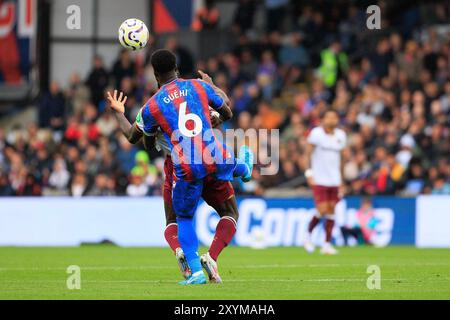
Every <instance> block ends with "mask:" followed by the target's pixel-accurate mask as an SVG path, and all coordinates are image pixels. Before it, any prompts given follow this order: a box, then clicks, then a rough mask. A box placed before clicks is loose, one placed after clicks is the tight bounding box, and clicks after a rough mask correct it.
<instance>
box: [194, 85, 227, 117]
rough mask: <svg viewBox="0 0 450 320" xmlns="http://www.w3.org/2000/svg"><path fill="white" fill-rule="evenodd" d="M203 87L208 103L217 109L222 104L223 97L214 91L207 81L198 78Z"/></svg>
mask: <svg viewBox="0 0 450 320" xmlns="http://www.w3.org/2000/svg"><path fill="white" fill-rule="evenodd" d="M199 81H200V83H201V85H202V87H203V89H205V92H206V96H207V97H208V104H209V106H210V107H211V108H213V109H214V110H218V109H220V108H222V106H223V103H224V101H223V98H222V97H221V96H220V95H218V94H217V93H216V91H215V90H214V88H213V87H212V86H211V85H210V84H209V83H207V82H205V81H203V80H199Z"/></svg>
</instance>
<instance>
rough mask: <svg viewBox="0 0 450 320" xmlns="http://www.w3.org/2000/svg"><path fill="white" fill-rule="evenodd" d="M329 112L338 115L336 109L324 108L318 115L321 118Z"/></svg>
mask: <svg viewBox="0 0 450 320" xmlns="http://www.w3.org/2000/svg"><path fill="white" fill-rule="evenodd" d="M329 112H331V113H334V114H335V115H337V116H338V117H339V112H338V111H337V110H336V109H326V110H325V111H324V112H322V114H321V115H320V117H321V118H322V119H323V118H324V117H325V116H326V115H327V113H329Z"/></svg>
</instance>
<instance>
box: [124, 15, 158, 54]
mask: <svg viewBox="0 0 450 320" xmlns="http://www.w3.org/2000/svg"><path fill="white" fill-rule="evenodd" d="M149 36H150V35H149V33H148V29H147V26H146V25H145V23H144V22H142V21H141V20H139V19H135V18H132V19H127V20H125V21H124V22H123V23H122V24H121V25H120V27H119V41H120V44H121V45H122V47H124V48H127V49H131V50H140V49H142V48H143V47H145V45H146V44H147V41H148V38H149Z"/></svg>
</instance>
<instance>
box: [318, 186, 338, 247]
mask: <svg viewBox="0 0 450 320" xmlns="http://www.w3.org/2000/svg"><path fill="white" fill-rule="evenodd" d="M338 192H339V190H338V188H334V187H329V188H327V200H328V201H327V213H326V214H325V215H324V218H325V243H324V244H323V246H322V249H321V250H320V252H321V253H323V254H337V253H338V251H337V250H336V249H335V248H334V247H333V245H332V244H331V239H332V234H333V227H334V210H335V208H336V204H337V203H338V201H339V196H338Z"/></svg>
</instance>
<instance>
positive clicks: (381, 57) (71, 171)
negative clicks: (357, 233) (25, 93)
mask: <svg viewBox="0 0 450 320" xmlns="http://www.w3.org/2000/svg"><path fill="white" fill-rule="evenodd" d="M262 3H265V4H267V5H268V6H267V7H266V9H267V12H266V13H267V14H268V15H269V14H270V15H271V16H272V17H278V18H275V19H271V20H269V21H265V22H266V23H267V25H266V26H267V27H268V30H272V31H270V32H266V31H264V30H262V29H264V28H261V26H263V25H262V24H261V23H260V21H257V19H256V12H255V10H256V9H257V6H259V4H260V2H257V1H253V0H242V1H240V2H239V4H238V5H237V8H238V9H237V11H236V14H235V17H234V20H233V21H232V22H231V23H232V26H230V28H229V29H226V30H225V31H226V33H227V35H225V36H224V35H223V34H220V35H221V37H222V36H223V37H224V40H225V41H224V42H223V43H221V49H222V47H224V48H225V49H224V50H221V52H220V53H218V54H214V55H209V54H208V53H207V51H208V50H205V52H203V51H202V52H201V53H202V54H201V55H200V56H202V57H205V60H199V61H195V59H194V55H193V54H192V52H190V51H189V50H187V49H186V48H183V47H182V46H181V45H180V44H179V42H178V41H177V40H176V38H169V39H168V40H167V42H166V43H165V46H166V47H167V48H170V49H171V50H173V51H175V53H176V54H177V60H178V66H179V69H180V72H181V73H182V75H183V76H184V77H192V76H194V73H195V68H196V67H198V68H199V69H202V70H206V71H207V72H208V73H209V74H210V75H211V76H212V77H213V79H214V82H215V83H216V84H217V85H218V86H219V87H220V88H222V89H223V90H224V91H225V92H227V93H228V94H229V96H230V97H231V100H232V106H233V108H234V110H233V111H234V114H235V117H234V119H233V121H229V122H226V123H224V124H223V129H233V128H236V127H238V128H242V129H244V130H246V129H273V128H276V129H279V130H280V132H279V133H280V143H279V144H278V143H276V144H275V145H274V147H275V148H276V149H278V150H279V157H280V166H279V170H278V171H277V170H275V169H276V166H267V168H266V169H268V170H269V171H271V173H272V175H261V174H260V172H259V170H255V172H254V175H253V180H252V181H251V183H247V184H241V183H239V182H238V181H235V182H234V184H235V187H236V191H237V193H241V194H252V195H263V194H273V193H274V192H275V193H277V194H280V195H285V194H295V195H298V194H308V193H309V192H310V190H309V188H308V187H307V185H306V182H305V179H304V170H305V169H306V167H305V166H306V164H305V155H304V149H305V143H306V137H307V135H308V133H309V131H310V129H311V128H312V127H313V126H316V125H318V124H319V123H320V114H321V113H322V112H323V111H324V110H327V109H328V108H334V109H336V110H337V111H338V113H339V115H340V120H341V123H340V125H341V127H342V128H343V129H344V130H345V131H346V132H347V134H348V148H347V149H346V150H345V153H346V157H345V158H346V161H345V163H344V180H345V188H346V192H347V193H348V194H354V195H375V194H414V195H415V194H418V193H434V194H448V193H449V188H450V187H449V186H450V164H449V163H448V159H449V158H450V130H449V123H450V122H449V121H450V69H449V64H450V62H449V59H448V57H449V56H450V37H449V30H450V29H449V25H448V23H447V22H448V21H449V19H448V14H449V10H448V9H449V7H448V5H443V3H441V4H438V3H436V4H431V3H430V4H427V6H425V7H426V8H424V7H423V6H421V5H418V7H419V8H420V9H421V10H415V11H414V10H413V11H414V12H413V13H414V16H415V17H409V16H408V17H407V18H405V17H404V16H403V15H401V16H399V18H396V17H395V15H386V16H385V17H384V19H385V21H383V25H386V28H387V26H389V29H383V30H384V31H383V30H381V31H380V33H377V32H372V31H371V32H369V33H367V32H362V30H365V29H363V28H365V18H366V15H365V6H364V5H362V4H360V3H358V2H351V1H348V0H343V1H338V2H335V1H334V2H333V1H315V2H310V3H311V4H305V3H303V2H299V1H290V2H289V1H285V0H274V1H272V0H266V1H265V2H262ZM412 3H413V2H412ZM393 5H394V6H395V4H393ZM288 6H289V10H287V8H288ZM422 9H423V10H422ZM218 10H219V8H218V7H216V6H215V4H214V2H213V1H211V2H207V4H206V7H204V8H202V10H201V11H203V13H204V15H201V16H202V19H197V20H196V22H198V23H199V28H200V29H211V28H212V29H215V28H217V23H218V18H219V12H218ZM430 12H431V13H432V14H430ZM437 12H438V13H437ZM247 17H248V19H247ZM258 17H259V16H258ZM283 17H284V18H283ZM325 17H326V18H325ZM419 17H420V19H419ZM253 18H254V21H253ZM407 19H410V20H408V21H406V20H407ZM258 20H259V19H258ZM202 21H203V22H205V25H203V22H202ZM263 22H264V21H263ZM430 22H439V23H443V25H442V26H439V27H438V28H437V27H435V26H432V25H431V26H430V25H427V23H430ZM411 23H412V24H411ZM419 23H420V24H419ZM445 23H447V24H445ZM228 31H230V32H228ZM231 31H232V32H231ZM281 31H283V33H282V32H281ZM284 31H286V32H284ZM215 32H216V31H210V32H208V36H210V37H211V39H215V37H216V36H218V34H216V33H215ZM217 32H219V31H217ZM386 32H388V33H386ZM200 36H201V35H200ZM208 39H210V38H208ZM221 39H222V38H221ZM183 40H184V39H183ZM199 43H200V45H202V44H203V42H202V41H200V42H199ZM207 43H208V42H207ZM213 45H214V44H213ZM227 45H228V47H226V46H227ZM189 48H191V47H189ZM152 49H153V48H150V50H148V51H149V53H150V52H151V50H152ZM203 49H204V48H203V47H200V48H199V50H203ZM141 58H142V57H140V56H139V55H137V56H136V55H130V53H129V51H127V50H124V51H121V52H120V53H119V55H118V58H117V60H116V62H115V63H114V65H113V66H112V68H111V69H109V66H105V65H104V64H103V61H102V59H101V58H100V57H96V58H95V59H94V60H93V66H92V70H91V71H90V72H89V73H88V77H87V79H85V81H83V80H82V79H80V76H79V75H77V73H74V74H72V75H71V77H70V79H69V80H70V81H69V83H68V85H67V86H66V87H65V88H60V86H59V84H58V82H56V81H52V83H51V85H50V88H49V91H48V92H43V94H42V96H41V97H40V99H39V101H38V103H37V111H38V125H36V124H34V123H33V122H29V121H28V120H26V117H24V118H21V119H20V123H21V125H14V126H12V127H9V128H8V129H6V130H2V129H0V195H4V196H11V195H39V194H43V195H57V194H71V195H74V196H84V195H99V196H101V195H126V194H128V193H129V194H132V195H160V194H161V184H162V179H163V166H162V164H161V158H160V154H159V153H158V152H157V151H155V150H152V151H151V152H150V153H149V155H150V156H149V155H147V153H145V152H143V151H142V149H143V147H142V145H139V144H138V145H136V146H133V145H130V144H129V143H128V141H126V139H124V138H123V137H122V135H121V133H120V131H119V130H118V126H117V122H116V119H115V118H114V117H113V116H112V115H111V113H110V111H109V110H107V104H106V101H105V99H104V92H105V91H106V90H112V89H114V88H117V89H120V90H123V91H124V92H125V93H126V94H127V95H128V100H127V103H126V116H127V117H128V118H129V119H130V120H131V121H133V119H134V118H135V116H136V113H137V111H138V110H139V109H140V108H141V107H142V105H143V104H144V103H145V102H146V100H147V99H148V98H149V97H150V96H151V95H152V94H153V93H154V92H155V90H156V89H157V85H156V81H155V78H154V75H153V73H152V69H151V66H150V65H149V63H148V61H145V60H143V59H141ZM14 117H15V115H14V114H12V115H11V118H14ZM5 120H6V121H4V122H3V123H6V124H7V122H8V119H5ZM2 121H3V119H2ZM5 128H6V127H5ZM258 142H260V141H258ZM263 142H264V141H263ZM253 144H254V145H255V151H256V150H257V149H256V146H257V144H258V143H257V142H254V143H253ZM257 154H258V160H259V163H258V164H257V165H256V168H259V167H263V166H266V164H265V163H266V162H265V160H267V155H264V153H263V152H261V150H257ZM132 172H134V174H132ZM129 186H131V187H129ZM350 237H351V236H350Z"/></svg>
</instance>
